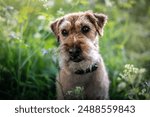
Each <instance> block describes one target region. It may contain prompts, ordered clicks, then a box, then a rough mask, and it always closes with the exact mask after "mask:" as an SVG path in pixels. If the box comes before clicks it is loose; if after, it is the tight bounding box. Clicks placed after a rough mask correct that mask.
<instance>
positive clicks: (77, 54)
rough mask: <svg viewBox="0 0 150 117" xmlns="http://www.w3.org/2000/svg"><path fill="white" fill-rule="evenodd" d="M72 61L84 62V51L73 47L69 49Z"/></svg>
mask: <svg viewBox="0 0 150 117" xmlns="http://www.w3.org/2000/svg"><path fill="white" fill-rule="evenodd" d="M69 56H70V60H71V61H73V62H80V61H82V60H83V57H82V51H81V48H79V47H73V48H71V49H69Z"/></svg>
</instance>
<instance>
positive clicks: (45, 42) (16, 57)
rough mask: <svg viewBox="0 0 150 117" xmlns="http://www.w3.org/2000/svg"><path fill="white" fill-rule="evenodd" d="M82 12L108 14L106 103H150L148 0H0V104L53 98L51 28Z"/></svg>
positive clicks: (54, 70) (102, 45)
mask: <svg viewBox="0 0 150 117" xmlns="http://www.w3.org/2000/svg"><path fill="white" fill-rule="evenodd" d="M86 10H93V12H97V13H104V14H107V15H108V23H107V24H106V27H105V29H104V36H103V37H102V38H100V42H99V44H100V53H101V54H102V56H103V59H104V61H105V64H106V68H107V71H108V73H109V78H110V81H111V84H110V99H150V0H23V1H21V0H13V1H12V0H0V99H56V91H55V77H56V75H57V73H58V52H57V46H58V44H57V41H56V39H55V37H54V35H53V34H52V32H51V31H50V28H49V25H50V23H51V22H52V21H54V20H55V19H56V18H58V17H60V16H63V15H65V14H67V13H71V12H79V11H86Z"/></svg>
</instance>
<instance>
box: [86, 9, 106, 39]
mask: <svg viewBox="0 0 150 117" xmlns="http://www.w3.org/2000/svg"><path fill="white" fill-rule="evenodd" d="M87 16H88V18H89V20H90V21H91V22H92V23H93V24H94V26H95V28H96V30H97V32H98V34H99V35H100V36H103V28H104V26H105V24H106V22H107V19H108V18H107V16H106V15H105V14H102V13H93V12H91V11H90V12H87Z"/></svg>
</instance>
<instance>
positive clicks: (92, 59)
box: [59, 42, 100, 72]
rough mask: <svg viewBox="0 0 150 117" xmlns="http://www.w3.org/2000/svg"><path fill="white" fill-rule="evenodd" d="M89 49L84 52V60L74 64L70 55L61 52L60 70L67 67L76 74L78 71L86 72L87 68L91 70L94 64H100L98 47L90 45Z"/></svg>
mask: <svg viewBox="0 0 150 117" xmlns="http://www.w3.org/2000/svg"><path fill="white" fill-rule="evenodd" d="M88 46H89V49H88V50H83V52H82V53H83V54H82V56H83V58H84V59H83V60H82V61H80V62H73V61H71V60H70V57H69V54H68V53H67V52H66V51H64V50H61V51H60V61H59V62H60V63H59V64H60V68H62V67H64V66H67V67H68V69H69V70H70V71H71V72H75V71H77V70H80V69H82V70H86V69H87V68H91V67H92V65H93V64H95V63H98V62H100V54H99V52H98V48H97V46H95V45H94V44H93V43H91V42H89V43H88Z"/></svg>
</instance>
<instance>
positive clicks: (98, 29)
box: [51, 11, 107, 71]
mask: <svg viewBox="0 0 150 117" xmlns="http://www.w3.org/2000/svg"><path fill="white" fill-rule="evenodd" d="M106 20H107V17H106V15H104V14H94V13H92V12H89V11H88V12H81V13H72V14H69V15H66V16H64V17H62V18H60V19H58V20H56V21H55V22H54V23H52V24H51V29H52V31H53V32H54V34H55V36H56V37H57V39H58V41H59V43H60V61H61V62H60V64H61V66H64V65H67V66H68V67H69V68H70V69H71V70H73V71H74V70H77V69H81V68H82V69H86V68H88V67H90V65H92V64H93V63H95V62H98V60H99V53H98V38H96V37H97V35H98V34H99V35H100V36H102V35H103V27H104V25H105V23H106Z"/></svg>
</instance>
